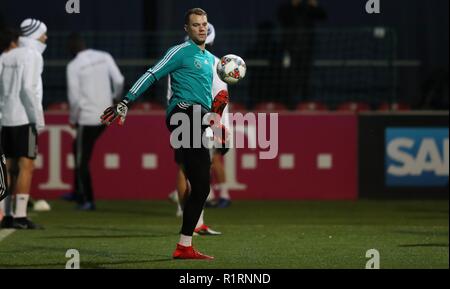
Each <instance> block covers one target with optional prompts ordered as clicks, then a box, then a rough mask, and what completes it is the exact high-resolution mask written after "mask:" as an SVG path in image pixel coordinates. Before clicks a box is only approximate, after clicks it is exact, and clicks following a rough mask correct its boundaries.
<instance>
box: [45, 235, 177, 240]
mask: <svg viewBox="0 0 450 289" xmlns="http://www.w3.org/2000/svg"><path fill="white" fill-rule="evenodd" d="M174 235H176V234H141V235H137V234H136V235H66V236H48V237H47V236H46V237H41V238H40V239H133V238H162V237H168V236H174Z"/></svg>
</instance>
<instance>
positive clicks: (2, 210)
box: [0, 200, 5, 214]
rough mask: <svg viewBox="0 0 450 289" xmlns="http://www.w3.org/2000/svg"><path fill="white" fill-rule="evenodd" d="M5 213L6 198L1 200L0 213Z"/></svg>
mask: <svg viewBox="0 0 450 289" xmlns="http://www.w3.org/2000/svg"><path fill="white" fill-rule="evenodd" d="M4 213H5V200H3V201H1V202H0V214H4Z"/></svg>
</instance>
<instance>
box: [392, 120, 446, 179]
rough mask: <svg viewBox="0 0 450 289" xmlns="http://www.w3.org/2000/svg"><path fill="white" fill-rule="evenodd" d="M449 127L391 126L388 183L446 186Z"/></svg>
mask: <svg viewBox="0 0 450 289" xmlns="http://www.w3.org/2000/svg"><path fill="white" fill-rule="evenodd" d="M448 157H449V142H448V129H447V128H388V129H387V130H386V159H385V163H386V185H387V186H423V187H432V186H446V185H447V184H448V175H449V162H448Z"/></svg>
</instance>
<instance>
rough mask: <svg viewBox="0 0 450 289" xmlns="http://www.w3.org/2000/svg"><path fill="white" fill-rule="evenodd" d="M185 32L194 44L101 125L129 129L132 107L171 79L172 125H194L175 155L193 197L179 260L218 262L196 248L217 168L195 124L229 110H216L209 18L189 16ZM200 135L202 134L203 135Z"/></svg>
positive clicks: (162, 65) (151, 73) (172, 53)
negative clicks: (179, 118)
mask: <svg viewBox="0 0 450 289" xmlns="http://www.w3.org/2000/svg"><path fill="white" fill-rule="evenodd" d="M185 31H186V32H187V34H188V36H189V40H187V41H186V42H184V43H182V44H180V45H176V46H174V47H172V48H170V49H169V50H168V51H167V52H166V54H165V55H164V57H163V58H162V59H161V60H160V61H159V62H158V63H157V64H156V65H155V66H153V67H152V68H150V69H149V70H148V71H147V72H146V73H145V74H144V75H143V76H142V77H141V78H140V79H139V80H138V81H137V82H136V83H135V84H134V85H133V87H132V88H131V89H130V91H129V92H128V94H127V95H126V96H125V98H124V99H123V100H122V101H121V102H120V103H119V104H117V105H114V106H112V107H109V108H107V109H106V110H105V112H104V113H103V115H102V116H101V119H102V122H103V123H104V124H111V123H112V122H113V121H114V120H115V119H118V120H119V124H123V123H124V121H125V117H126V113H127V111H128V105H129V103H130V102H132V101H134V100H135V99H137V98H138V97H139V96H140V95H141V94H142V93H144V91H146V90H147V89H148V88H149V87H150V86H151V85H152V84H153V83H155V82H156V81H158V80H160V79H161V78H163V77H165V76H167V75H168V74H170V79H171V87H172V92H173V94H172V97H171V98H170V100H169V105H168V108H167V119H166V125H167V127H168V129H169V130H170V132H173V131H174V130H175V129H177V128H178V126H179V123H178V124H177V125H174V124H171V121H170V120H171V117H172V116H173V115H180V114H183V115H184V116H187V117H188V118H189V120H190V128H189V129H190V131H189V134H190V146H189V147H181V148H177V149H174V150H175V158H176V162H177V163H178V164H181V167H182V169H183V171H184V173H185V175H186V177H187V179H188V180H189V183H190V186H191V188H190V189H191V193H190V194H189V196H188V197H187V199H186V201H185V204H184V213H183V225H182V228H181V234H180V241H179V243H178V244H177V247H176V249H175V252H174V253H173V258H175V259H213V257H210V256H207V255H204V254H201V253H199V252H198V251H196V250H195V249H194V248H193V247H192V235H193V232H194V229H195V226H196V224H197V221H198V219H199V217H200V213H201V211H202V209H203V207H204V204H205V201H206V198H207V196H208V193H209V185H210V166H211V159H210V154H209V149H208V148H207V147H203V146H201V147H200V148H194V146H193V143H202V141H201V140H198V139H197V141H195V140H194V137H200V138H201V136H202V135H203V132H204V130H205V129H206V128H207V127H208V126H204V125H202V126H201V128H200V126H199V125H197V126H196V125H194V119H202V118H203V116H204V115H206V114H207V113H209V112H210V111H211V110H212V111H213V112H217V113H219V114H221V112H222V111H221V110H223V108H224V105H223V104H216V103H215V104H214V106H215V107H211V106H212V100H211V89H212V82H213V69H214V67H213V66H214V56H213V55H212V54H211V53H210V52H208V51H207V50H206V49H205V41H206V38H207V31H208V18H207V14H206V12H205V11H203V10H202V9H200V8H194V9H190V10H189V11H187V13H186V15H185ZM195 113H199V116H197V115H196V116H195V117H194V114H195ZM199 117H200V118H199ZM219 126H220V124H219ZM200 129H201V131H198V130H200ZM196 130H197V131H196Z"/></svg>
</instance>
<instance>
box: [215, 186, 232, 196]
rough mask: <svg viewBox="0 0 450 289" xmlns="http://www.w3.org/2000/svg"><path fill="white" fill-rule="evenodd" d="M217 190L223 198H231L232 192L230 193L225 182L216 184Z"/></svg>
mask: <svg viewBox="0 0 450 289" xmlns="http://www.w3.org/2000/svg"><path fill="white" fill-rule="evenodd" d="M216 188H217V190H219V191H220V198H221V199H227V200H229V199H230V193H228V188H227V186H226V185H225V184H218V185H216Z"/></svg>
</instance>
